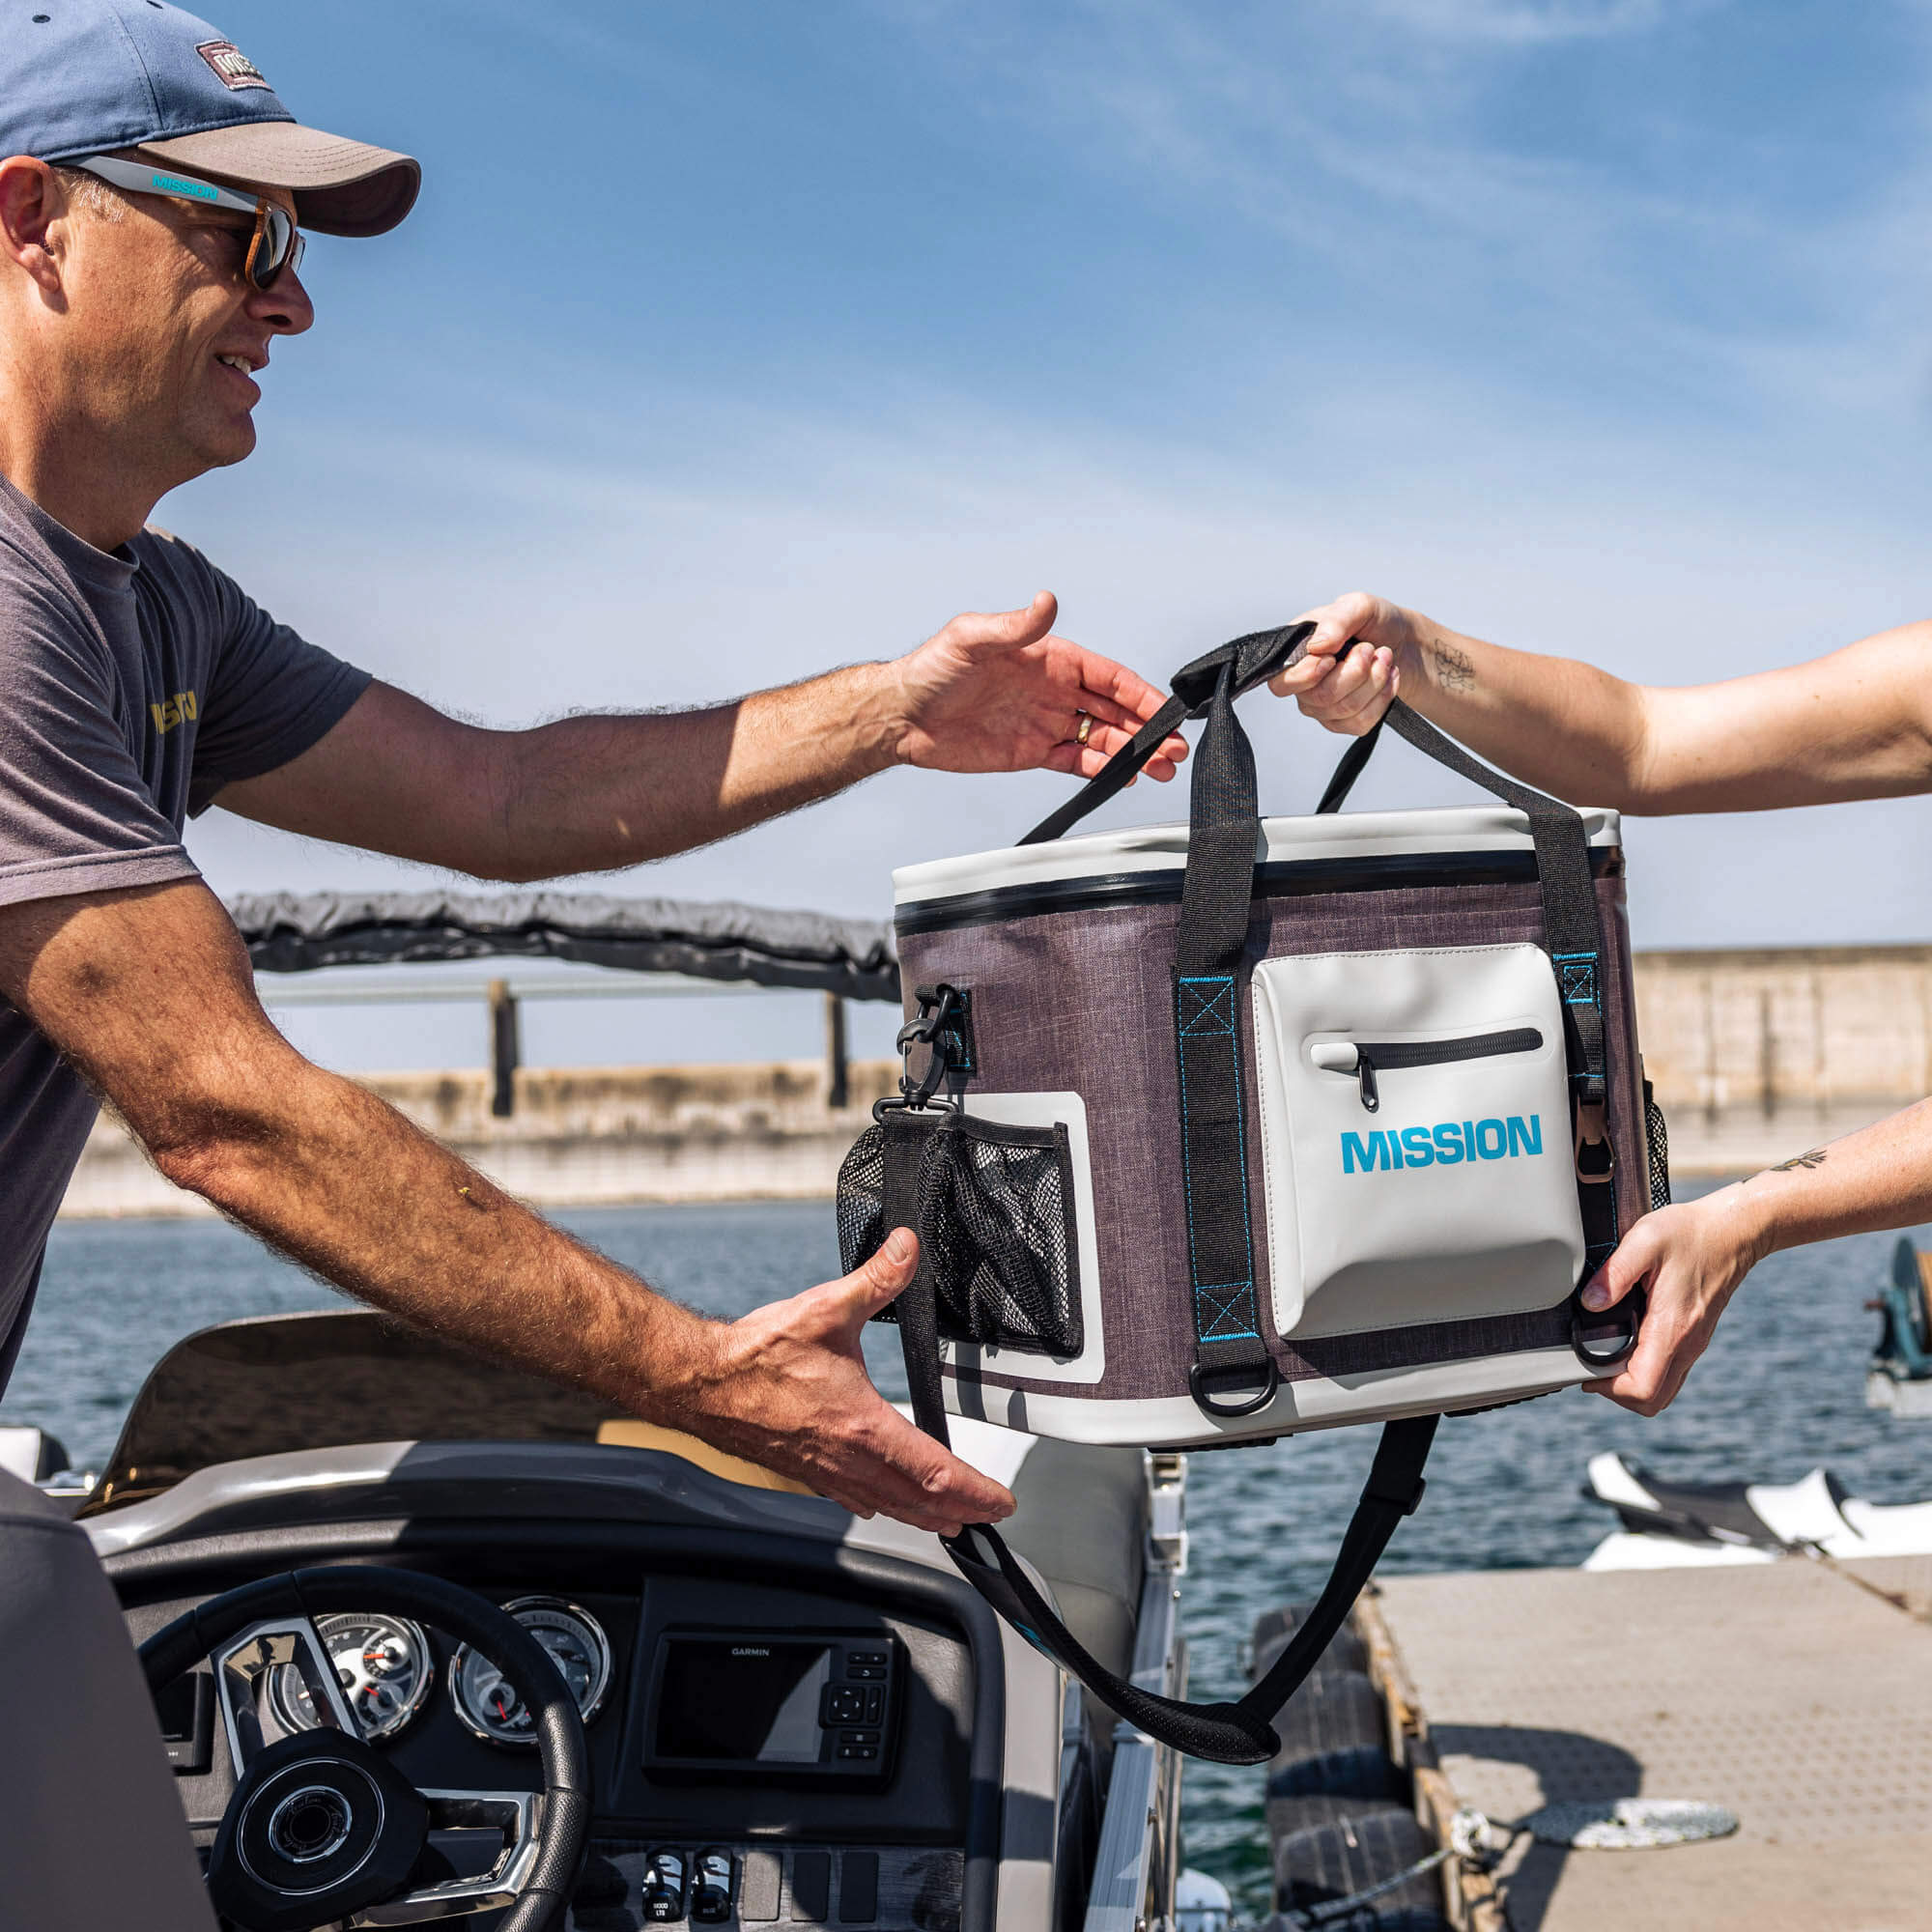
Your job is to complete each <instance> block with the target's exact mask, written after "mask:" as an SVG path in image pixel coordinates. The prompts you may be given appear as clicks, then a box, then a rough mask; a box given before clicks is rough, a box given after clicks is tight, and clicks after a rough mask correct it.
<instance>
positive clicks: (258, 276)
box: [68, 155, 307, 289]
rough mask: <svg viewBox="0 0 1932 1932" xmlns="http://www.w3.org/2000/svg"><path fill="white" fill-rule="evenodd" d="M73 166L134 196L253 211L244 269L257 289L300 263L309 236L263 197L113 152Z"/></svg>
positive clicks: (270, 285)
mask: <svg viewBox="0 0 1932 1932" xmlns="http://www.w3.org/2000/svg"><path fill="white" fill-rule="evenodd" d="M68 165H69V166H70V167H76V168H84V169H85V170H86V171H87V173H89V174H91V175H95V176H98V177H99V179H100V180H101V181H104V182H106V183H108V184H109V185H112V186H114V187H122V188H127V189H128V190H129V191H130V192H132V193H134V194H165V195H169V196H172V197H173V198H174V199H175V200H177V201H198V202H201V203H204V204H205V205H206V206H208V207H210V208H232V209H235V210H237V211H239V212H240V213H242V214H252V215H253V216H254V217H255V232H254V234H253V235H252V236H251V237H250V238H249V241H248V260H247V263H246V266H245V270H244V272H245V273H246V275H247V277H248V279H249V280H250V281H251V282H253V283H254V285H255V286H256V287H257V288H258V289H271V288H273V287H274V285H275V281H276V278H277V277H278V276H279V275H280V274H281V272H282V270H284V269H288V270H296V269H298V268H299V267H300V265H301V258H302V249H303V247H304V245H305V244H306V240H307V238H306V237H305V236H304V235H303V234H302V232H301V230H300V229H298V227H297V226H296V218H295V216H294V215H293V214H291V213H289V212H288V210H287V209H285V208H282V207H279V206H278V205H277V204H276V203H274V202H272V201H265V200H263V199H262V197H261V196H260V195H253V194H242V193H241V192H240V191H239V190H238V189H235V188H232V187H216V186H215V185H214V184H213V182H205V181H197V180H196V179H195V178H194V176H192V175H176V174H163V173H161V172H160V171H159V170H158V169H156V168H152V167H150V166H149V165H148V164H147V163H146V162H145V161H118V160H116V159H115V158H114V157H113V156H111V155H95V156H91V157H90V158H89V159H87V160H84V161H71V162H69V163H68Z"/></svg>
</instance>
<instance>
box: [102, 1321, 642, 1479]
mask: <svg viewBox="0 0 1932 1932" xmlns="http://www.w3.org/2000/svg"><path fill="white" fill-rule="evenodd" d="M610 1414H611V1405H610V1404H609V1403H608V1402H607V1401H605V1400H604V1399H603V1398H602V1397H599V1396H592V1395H588V1394H586V1393H585V1392H584V1391H582V1389H571V1388H562V1387H559V1386H558V1385H557V1384H555V1383H554V1382H547V1381H544V1380H542V1379H541V1378H538V1377H536V1376H532V1375H526V1373H525V1372H524V1371H522V1370H521V1369H514V1368H509V1367H506V1366H505V1365H503V1364H502V1363H500V1362H493V1361H489V1360H486V1359H484V1358H483V1357H481V1356H476V1355H469V1354H465V1353H464V1352H463V1351H462V1350H458V1349H456V1348H454V1347H452V1346H451V1345H450V1344H449V1343H447V1342H445V1341H442V1340H440V1338H438V1337H437V1336H434V1335H431V1334H428V1333H426V1332H425V1331H424V1330H422V1329H420V1328H412V1327H410V1326H409V1325H407V1324H406V1323H404V1322H400V1321H392V1320H390V1319H389V1318H387V1317H385V1316H381V1315H376V1314H371V1313H369V1312H367V1311H366V1310H361V1309H354V1310H344V1311H341V1312H339V1313H338V1312H335V1311H332V1310H327V1311H324V1312H323V1313H320V1314H315V1315H268V1316H261V1317H257V1318H256V1319H254V1320H252V1321H224V1322H223V1323H221V1325H220V1326H219V1327H215V1328H204V1329H203V1330H202V1331H201V1332H200V1333H199V1334H196V1335H190V1336H189V1337H188V1338H187V1339H186V1340H185V1341H184V1342H178V1343H176V1345H175V1346H174V1347H173V1348H172V1349H170V1350H168V1352H167V1353H166V1354H165V1355H163V1356H162V1357H161V1359H160V1361H159V1362H158V1363H157V1364H156V1366H155V1369H154V1371H153V1373H151V1374H150V1375H149V1377H148V1379H147V1380H146V1381H145V1382H144V1383H143V1384H142V1386H141V1392H140V1394H139V1395H137V1396H136V1397H135V1398H134V1406H133V1407H132V1408H131V1409H130V1410H129V1411H128V1421H127V1424H126V1426H125V1427H124V1428H123V1429H122V1431H121V1439H120V1441H119V1442H117V1443H116V1444H115V1446H114V1453H113V1455H112V1456H111V1457H110V1458H109V1460H108V1464H107V1468H106V1471H105V1473H104V1474H103V1476H102V1478H101V1480H100V1483H99V1486H98V1487H97V1488H96V1489H95V1491H94V1492H93V1493H92V1494H91V1495H90V1496H89V1497H88V1500H87V1503H86V1505H85V1507H84V1509H83V1511H82V1514H83V1515H93V1514H95V1513H96V1512H98V1511H100V1510H105V1509H113V1508H115V1507H117V1506H118V1505H120V1504H123V1503H131V1502H135V1501H138V1500H139V1499H140V1498H141V1497H143V1496H151V1495H154V1494H156V1492H159V1491H161V1490H165V1489H169V1488H172V1487H173V1486H174V1485H175V1484H176V1483H179V1482H180V1481H181V1480H182V1479H183V1478H184V1477H185V1476H188V1475H191V1474H193V1472H194V1471H195V1470H197V1469H205V1468H208V1467H210V1466H212V1465H213V1464H214V1463H231V1462H236V1461H239V1460H241V1458H243V1457H248V1456H275V1455H283V1454H286V1453H288V1452H289V1451H291V1450H298V1449H327V1448H336V1447H340V1446H342V1445H343V1444H346V1443H353V1442H424V1441H430V1442H434V1441H442V1442H449V1441H489V1442H506V1441H508V1442H595V1441H596V1440H597V1439H598V1429H599V1426H600V1424H603V1423H604V1422H605V1421H606V1419H607V1418H608V1417H609V1416H610ZM606 1439H607V1440H608V1439H610V1437H609V1435H608V1434H607V1436H606Z"/></svg>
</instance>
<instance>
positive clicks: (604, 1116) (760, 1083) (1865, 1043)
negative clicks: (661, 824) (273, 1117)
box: [64, 946, 1932, 1215]
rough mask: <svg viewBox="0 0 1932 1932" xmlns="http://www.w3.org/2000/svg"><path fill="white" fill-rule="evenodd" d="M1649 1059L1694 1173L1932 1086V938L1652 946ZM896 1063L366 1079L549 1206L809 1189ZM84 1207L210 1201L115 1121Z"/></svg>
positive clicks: (1788, 1148)
mask: <svg viewBox="0 0 1932 1932" xmlns="http://www.w3.org/2000/svg"><path fill="white" fill-rule="evenodd" d="M1636 988H1637V1009H1638V1017H1639V1030H1640V1036H1641V1038H1642V1041H1643V1051H1644V1060H1645V1066H1646V1070H1647V1072H1648V1073H1649V1076H1650V1078H1651V1080H1652V1082H1653V1083H1654V1085H1655V1087H1656V1090H1657V1094H1658V1098H1659V1100H1660V1101H1661V1102H1662V1106H1663V1109H1664V1112H1665V1114H1666V1116H1667V1117H1668V1120H1669V1123H1670V1149H1671V1167H1672V1170H1673V1172H1674V1173H1676V1174H1679V1175H1683V1176H1691V1175H1717V1174H1739V1173H1749V1172H1753V1171H1755V1170H1756V1169H1758V1168H1761V1167H1766V1166H1769V1165H1770V1164H1771V1163H1772V1162H1774V1161H1779V1160H1785V1159H1788V1158H1790V1157H1791V1156H1792V1155H1793V1154H1798V1153H1803V1152H1804V1151H1805V1150H1806V1149H1807V1148H1812V1147H1816V1146H1818V1145H1819V1144H1820V1143H1821V1142H1824V1141H1828V1140H1832V1139H1834V1138H1836V1137H1837V1136H1838V1135H1840V1134H1844V1133H1848V1132H1850V1131H1851V1130H1852V1129H1853V1128H1855V1127H1860V1126H1863V1125H1865V1124H1866V1123H1867V1122H1871V1121H1875V1120H1878V1119H1879V1118H1880V1117H1881V1116H1883V1115H1885V1114H1889V1113H1891V1112H1893V1111H1895V1110H1896V1109H1898V1108H1900V1107H1903V1106H1907V1105H1909V1104H1911V1102H1913V1101H1914V1100H1918V1099H1921V1098H1923V1097H1924V1096H1925V1095H1926V1094H1928V1093H1932V946H1868V947H1819V948H1803V949H1796V948H1794V949H1775V950H1774V949H1766V950H1761V951H1748V952H1747V951H1736V952H1645V953H1639V954H1638V955H1637V960H1636ZM897 1071H898V1068H897V1064H896V1063H895V1062H889V1061H854V1062H852V1063H851V1064H850V1065H849V1068H848V1070H847V1084H846V1093H845V1096H844V1097H845V1104H844V1105H842V1106H833V1105H831V1104H830V1100H831V1097H832V1087H833V1081H834V1078H835V1074H834V1070H833V1068H832V1067H831V1066H830V1065H828V1063H827V1062H825V1061H818V1060H811V1061H806V1060H800V1061H784V1062H778V1063H773V1064H765V1065H711V1066H696V1065H694V1066H655V1067H653V1066H631V1067H580V1068H562V1069H543V1068H534V1067H519V1068H517V1069H516V1070H515V1072H514V1074H508V1075H506V1077H509V1078H511V1079H512V1080H513V1081H514V1094H513V1096H512V1098H513V1104H512V1106H511V1108H510V1111H509V1112H508V1114H507V1115H502V1114H499V1113H497V1112H496V1111H493V1098H494V1097H495V1094H494V1076H493V1075H492V1073H490V1072H489V1071H487V1070H485V1069H481V1068H478V1069H476V1070H474V1071H467V1070H464V1071H455V1072H444V1073H386V1074H372V1075H368V1076H366V1078H365V1082H364V1084H365V1085H367V1086H368V1087H369V1088H371V1089H372V1090H373V1091H374V1092H375V1093H377V1094H381V1095H382V1096H383V1097H384V1099H385V1100H388V1101H389V1102H391V1103H392V1104H393V1105H394V1106H396V1107H398V1108H400V1109H401V1110H402V1111H403V1112H404V1113H405V1114H407V1115H408V1116H409V1117H410V1118H411V1119H412V1121H415V1122H417V1123H418V1124H419V1125H421V1126H423V1127H425V1128H426V1129H427V1130H428V1131H429V1132H431V1133H433V1134H435V1135H436V1136H437V1137H438V1139H440V1140H441V1141H444V1142H446V1143H447V1144H448V1145H449V1146H450V1147H452V1148H454V1149H455V1150H456V1151H458V1152H459V1153H461V1154H462V1155H463V1156H464V1157H465V1158H466V1159H468V1160H470V1161H472V1162H474V1163H475V1165H476V1166H478V1167H480V1168H481V1169H483V1171H484V1172H485V1173H487V1174H489V1175H490V1176H491V1177H492V1178H493V1179H496V1180H497V1181H498V1182H499V1183H500V1184H501V1185H502V1186H504V1187H506V1188H508V1189H509V1190H510V1191H511V1192H513V1193H515V1194H517V1195H519V1196H521V1197H522V1198H523V1199H525V1200H527V1201H533V1202H537V1203H540V1204H543V1205H545V1206H552V1207H563V1206H583V1205H591V1204H597V1203H618V1202H635V1201H741V1200H809V1199H822V1198H824V1197H826V1196H828V1195H830V1194H831V1192H832V1188H833V1182H834V1180H835V1179H836V1178H837V1176H838V1163H839V1161H840V1159H842V1158H843V1156H844V1153H845V1151H846V1149H847V1148H849V1147H850V1146H851V1144H852V1141H853V1139H854V1138H855V1137H856V1136H857V1134H858V1133H859V1131H860V1130H861V1128H863V1127H864V1126H865V1124H866V1122H867V1113H868V1110H869V1109H870V1107H871V1104H872V1102H873V1101H874V1100H875V1099H877V1098H878V1097H879V1096H880V1095H881V1094H887V1093H890V1092H891V1091H892V1090H893V1087H894V1084H895V1079H896V1076H897ZM64 1211H65V1212H67V1213H69V1214H74V1215H118V1214H178V1213H196V1212H206V1211H208V1210H207V1209H206V1208H204V1207H203V1205H202V1204H201V1203H200V1202H198V1201H196V1200H195V1199H193V1197H191V1196H188V1195H185V1194H183V1193H182V1192H181V1191H180V1190H179V1189H177V1188H175V1187H173V1186H171V1185H170V1184H169V1183H168V1182H167V1181H165V1180H163V1179H161V1177H160V1176H159V1175H157V1174H156V1172H155V1171H154V1169H153V1168H152V1167H150V1166H149V1165H148V1163H147V1161H146V1160H145V1159H144V1158H143V1156H142V1154H141V1151H140V1150H139V1149H138V1148H137V1147H136V1146H134V1144H133V1143H132V1142H131V1141H130V1140H129V1139H128V1135H127V1133H126V1131H125V1130H124V1129H123V1128H121V1127H120V1126H119V1125H118V1123H116V1122H112V1121H107V1120H103V1121H102V1122H101V1123H100V1124H99V1126H98V1127H97V1128H96V1130H95V1133H94V1136H93V1138H92V1139H91V1140H90V1141H89V1143H88V1148H87V1152H86V1154H85V1156H84V1157H83V1158H82V1161H81V1165H80V1169H79V1172H78V1173H77V1174H76V1175H75V1177H74V1181H73V1185H72V1187H71V1189H70V1190H69V1194H68V1200H67V1205H66V1208H65V1209H64Z"/></svg>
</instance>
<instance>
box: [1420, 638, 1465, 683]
mask: <svg viewBox="0 0 1932 1932" xmlns="http://www.w3.org/2000/svg"><path fill="white" fill-rule="evenodd" d="M1429 665H1430V670H1431V672H1432V674H1433V675H1434V676H1435V685H1436V689H1437V690H1439V691H1467V690H1469V688H1470V687H1471V686H1472V685H1474V683H1475V682H1476V667H1475V666H1474V665H1473V664H1471V663H1470V662H1469V654H1468V652H1467V651H1459V650H1458V649H1457V648H1456V646H1455V645H1454V644H1452V643H1449V642H1446V641H1445V640H1444V639H1441V638H1435V639H1432V640H1431V642H1430V646H1429Z"/></svg>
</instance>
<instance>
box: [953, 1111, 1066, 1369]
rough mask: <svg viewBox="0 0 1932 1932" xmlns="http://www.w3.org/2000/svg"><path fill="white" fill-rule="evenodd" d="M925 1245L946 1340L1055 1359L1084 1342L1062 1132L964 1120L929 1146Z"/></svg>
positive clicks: (1063, 1134)
mask: <svg viewBox="0 0 1932 1932" xmlns="http://www.w3.org/2000/svg"><path fill="white" fill-rule="evenodd" d="M920 1236H921V1238H922V1239H923V1241H925V1242H926V1244H927V1246H928V1247H929V1249H930V1251H931V1265H932V1270H933V1285H934V1288H935V1290H936V1291H937V1293H938V1297H939V1326H940V1332H941V1333H942V1334H946V1335H949V1336H951V1337H952V1338H953V1339H955V1340H959V1341H971V1342H980V1343H988V1342H993V1343H998V1344H999V1346H1000V1347H1001V1348H1003V1349H1025V1350H1038V1351H1041V1352H1043V1353H1046V1354H1052V1355H1077V1354H1078V1353H1079V1352H1080V1348H1081V1342H1082V1339H1083V1325H1082V1321H1081V1312H1080V1266H1079V1259H1078V1255H1077V1253H1076V1251H1075V1241H1074V1231H1073V1162H1072V1158H1071V1155H1070V1153H1069V1151H1068V1149H1067V1141H1066V1129H1065V1127H1064V1126H1054V1127H1011V1126H1003V1125H1001V1124H999V1123H998V1122H988V1121H976V1120H970V1119H965V1120H958V1121H955V1122H951V1123H949V1124H948V1125H947V1126H945V1127H943V1128H942V1129H941V1130H940V1131H939V1132H937V1133H935V1134H934V1135H933V1136H932V1138H931V1139H930V1140H929V1141H928V1142H927V1143H926V1148H925V1153H924V1157H923V1161H922V1163H921V1172H920Z"/></svg>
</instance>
